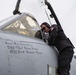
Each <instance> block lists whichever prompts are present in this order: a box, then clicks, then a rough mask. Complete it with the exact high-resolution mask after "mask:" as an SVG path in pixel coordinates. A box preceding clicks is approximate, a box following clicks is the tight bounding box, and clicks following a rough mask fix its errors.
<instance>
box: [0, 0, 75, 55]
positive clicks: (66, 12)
mask: <svg viewBox="0 0 76 75" xmlns="http://www.w3.org/2000/svg"><path fill="white" fill-rule="evenodd" d="M48 1H49V2H50V3H51V5H52V7H53V9H54V11H55V12H56V15H57V16H58V19H59V21H60V23H61V25H62V27H63V29H64V32H65V33H66V35H67V36H68V37H69V38H70V39H71V41H72V42H73V44H74V46H75V47H76V0H48ZM16 2H17V0H0V10H1V11H0V21H1V20H3V19H5V18H7V17H10V16H12V15H13V14H12V12H13V10H14V8H15V5H16ZM20 5H21V6H20V11H21V12H27V13H31V14H32V15H34V16H35V18H36V19H37V21H38V22H39V24H41V23H42V22H44V21H48V19H47V16H46V14H45V11H44V9H45V8H44V7H42V6H40V4H39V0H22V1H21V4H20ZM75 52H76V49H75ZM75 55H76V53H75Z"/></svg>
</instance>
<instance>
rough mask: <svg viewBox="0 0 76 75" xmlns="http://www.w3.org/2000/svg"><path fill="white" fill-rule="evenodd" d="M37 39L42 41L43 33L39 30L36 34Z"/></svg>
mask: <svg viewBox="0 0 76 75" xmlns="http://www.w3.org/2000/svg"><path fill="white" fill-rule="evenodd" d="M35 37H36V38H39V39H42V35H41V31H40V30H38V31H37V32H36V33H35Z"/></svg>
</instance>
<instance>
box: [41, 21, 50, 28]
mask: <svg viewBox="0 0 76 75" xmlns="http://www.w3.org/2000/svg"><path fill="white" fill-rule="evenodd" d="M42 25H45V26H46V27H47V28H50V27H51V26H50V25H49V24H48V23H47V22H43V23H42V24H41V25H40V27H41V26H42Z"/></svg>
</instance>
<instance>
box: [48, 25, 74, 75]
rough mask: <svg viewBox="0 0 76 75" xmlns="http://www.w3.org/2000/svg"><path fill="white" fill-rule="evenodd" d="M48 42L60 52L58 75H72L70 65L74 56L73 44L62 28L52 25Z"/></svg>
mask: <svg viewBox="0 0 76 75" xmlns="http://www.w3.org/2000/svg"><path fill="white" fill-rule="evenodd" d="M49 35H50V36H49V38H48V42H49V45H50V46H51V45H53V46H55V47H56V48H57V50H58V51H59V55H58V73H59V75H70V73H69V71H70V63H71V61H72V57H73V54H74V51H73V48H74V46H73V44H72V43H71V41H70V40H69V39H68V38H67V37H66V35H65V34H64V31H63V29H62V27H61V26H57V25H52V26H51V28H50V31H49Z"/></svg>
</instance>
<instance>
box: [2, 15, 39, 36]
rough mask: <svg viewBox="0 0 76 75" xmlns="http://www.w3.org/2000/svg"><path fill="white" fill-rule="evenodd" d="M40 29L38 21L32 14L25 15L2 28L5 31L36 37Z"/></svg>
mask: <svg viewBox="0 0 76 75" xmlns="http://www.w3.org/2000/svg"><path fill="white" fill-rule="evenodd" d="M39 29H40V27H39V25H38V23H37V21H36V20H35V18H33V17H32V16H30V15H25V16H23V17H21V18H20V19H18V20H16V21H15V22H13V23H11V24H10V25H7V26H5V27H4V28H2V30H3V31H7V32H11V33H12V32H14V33H18V34H22V35H27V36H31V37H35V33H36V32H37V31H38V30H39Z"/></svg>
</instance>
